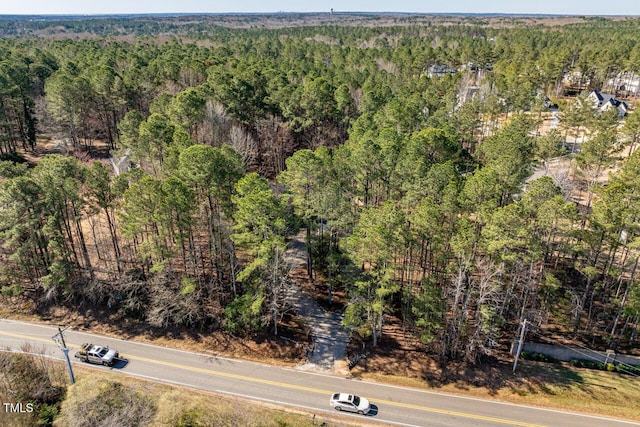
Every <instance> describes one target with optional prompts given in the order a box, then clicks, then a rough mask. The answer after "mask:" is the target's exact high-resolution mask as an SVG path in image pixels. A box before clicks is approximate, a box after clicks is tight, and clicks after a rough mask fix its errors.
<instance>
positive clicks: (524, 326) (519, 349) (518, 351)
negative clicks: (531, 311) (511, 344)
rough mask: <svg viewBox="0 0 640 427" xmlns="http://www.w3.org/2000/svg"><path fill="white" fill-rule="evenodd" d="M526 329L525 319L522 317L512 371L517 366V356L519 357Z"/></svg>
mask: <svg viewBox="0 0 640 427" xmlns="http://www.w3.org/2000/svg"><path fill="white" fill-rule="evenodd" d="M526 330H527V319H524V322H522V330H521V331H520V341H518V350H516V358H515V360H514V361H513V372H515V371H516V366H518V358H519V357H520V353H521V352H522V346H523V344H524V334H525V331H526Z"/></svg>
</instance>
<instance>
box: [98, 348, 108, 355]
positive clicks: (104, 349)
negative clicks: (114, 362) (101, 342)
mask: <svg viewBox="0 0 640 427" xmlns="http://www.w3.org/2000/svg"><path fill="white" fill-rule="evenodd" d="M108 351H109V349H108V348H103V349H102V350H100V353H99V354H100V356H104V355H105V354H107V352H108Z"/></svg>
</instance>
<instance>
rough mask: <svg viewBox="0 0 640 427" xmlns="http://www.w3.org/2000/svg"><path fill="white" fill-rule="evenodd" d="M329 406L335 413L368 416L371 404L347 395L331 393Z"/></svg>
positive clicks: (361, 398) (357, 397) (353, 395)
mask: <svg viewBox="0 0 640 427" xmlns="http://www.w3.org/2000/svg"><path fill="white" fill-rule="evenodd" d="M329 404H330V405H331V407H333V408H335V409H336V411H349V412H356V413H358V414H360V415H365V414H368V413H369V411H370V410H371V404H370V403H369V401H368V400H367V399H365V398H364V397H359V396H356V395H355V394H349V393H333V395H331V399H330V400H329Z"/></svg>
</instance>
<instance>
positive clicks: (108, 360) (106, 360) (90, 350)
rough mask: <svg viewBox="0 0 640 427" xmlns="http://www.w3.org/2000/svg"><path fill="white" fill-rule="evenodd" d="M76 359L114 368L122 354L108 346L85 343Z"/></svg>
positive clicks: (77, 353)
mask: <svg viewBox="0 0 640 427" xmlns="http://www.w3.org/2000/svg"><path fill="white" fill-rule="evenodd" d="M75 357H76V358H78V359H80V360H81V361H83V362H87V363H95V364H98V365H104V366H113V364H114V362H115V361H116V359H118V358H119V357H120V354H119V353H118V352H117V351H115V350H112V349H110V348H109V347H106V346H100V345H93V344H91V343H84V344H82V347H80V350H78V351H77V352H76V354H75Z"/></svg>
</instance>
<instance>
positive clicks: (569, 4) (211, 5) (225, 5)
mask: <svg viewBox="0 0 640 427" xmlns="http://www.w3.org/2000/svg"><path fill="white" fill-rule="evenodd" d="M331 9H334V10H335V11H336V12H353V13H357V12H360V13H420V14H505V15H588V16H620V15H622V16H638V15H640V2H637V0H619V1H617V2H605V1H602V0H565V1H562V2H559V1H557V0H538V1H536V2H526V3H525V2H514V1H512V0H486V1H483V2H476V1H468V0H450V1H447V2H430V1H429V2H421V1H415V0H397V1H394V2H393V3H389V2H384V1H381V0H369V1H362V0H348V1H342V2H326V1H319V0H310V1H307V2H305V3H300V2H296V1H293V0H271V1H257V0H238V1H235V2H219V1H199V0H183V1H180V2H175V1H172V0H171V1H170V0H155V1H152V0H139V1H137V2H131V1H130V0H110V1H93V2H86V1H84V0H65V1H56V2H52V1H50V0H24V1H18V2H10V3H8V4H4V5H2V6H0V15H74V16H75V15H80V16H82V15H148V14H232V13H237V14H245V13H255V14H264V13H278V12H289V13H318V12H330V11H331Z"/></svg>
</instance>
